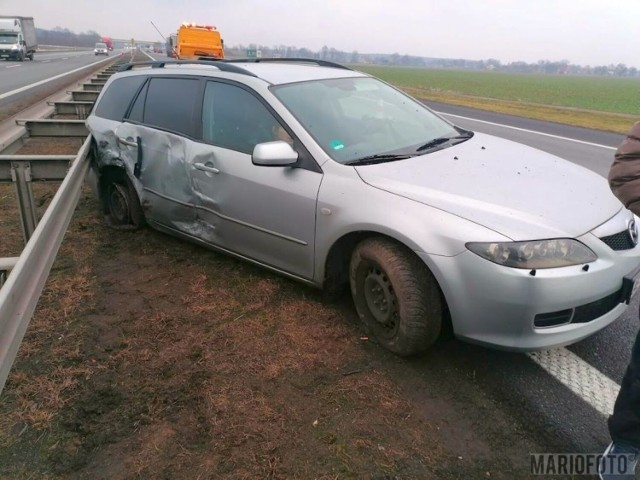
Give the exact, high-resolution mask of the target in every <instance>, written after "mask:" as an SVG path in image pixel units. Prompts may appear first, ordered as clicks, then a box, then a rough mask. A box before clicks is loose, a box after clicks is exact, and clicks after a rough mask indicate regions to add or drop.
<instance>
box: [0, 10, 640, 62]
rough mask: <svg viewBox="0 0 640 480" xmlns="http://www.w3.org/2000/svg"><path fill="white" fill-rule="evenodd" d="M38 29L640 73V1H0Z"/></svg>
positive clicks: (7, 12)
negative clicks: (197, 30) (181, 35)
mask: <svg viewBox="0 0 640 480" xmlns="http://www.w3.org/2000/svg"><path fill="white" fill-rule="evenodd" d="M0 14H1V15H10V14H13V15H22V16H33V17H34V20H35V23H36V25H37V26H38V27H41V28H46V29H51V28H54V27H57V26H59V27H63V28H68V29H69V30H71V31H73V32H75V33H80V32H86V31H89V30H95V31H97V32H98V33H100V34H101V35H105V36H111V37H113V38H132V37H133V38H136V39H140V40H147V41H158V40H159V39H160V36H159V35H158V33H157V32H156V30H155V29H154V28H153V26H152V25H151V23H150V22H151V21H153V22H154V23H155V24H156V26H157V27H158V28H159V29H160V31H161V32H162V33H163V34H164V35H165V36H166V35H168V34H169V33H170V32H175V31H176V30H177V28H178V26H179V24H180V23H182V22H184V21H189V22H198V23H207V24H213V25H215V26H217V27H218V29H219V30H220V31H221V33H222V36H223V38H224V40H225V43H226V44H227V45H238V44H244V45H248V44H250V43H256V44H261V45H267V46H276V45H290V46H296V47H298V48H302V47H306V48H310V49H311V50H314V51H316V50H319V49H320V48H322V46H323V45H326V46H328V47H333V48H336V49H338V50H345V51H349V52H351V51H353V50H357V51H358V52H360V53H395V52H397V53H400V54H409V55H418V56H425V57H437V58H465V59H471V60H480V59H488V58H497V59H498V60H500V61H501V62H503V63H508V62H511V61H516V60H523V61H526V62H536V61H538V60H552V61H557V60H569V61H570V62H571V63H575V64H581V65H606V64H617V63H624V64H626V65H627V66H635V67H640V0H395V1H392V0H268V1H267V0H105V1H100V2H99V1H96V0H63V1H55V0H20V1H15V0H0Z"/></svg>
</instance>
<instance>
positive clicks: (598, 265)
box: [418, 234, 640, 351]
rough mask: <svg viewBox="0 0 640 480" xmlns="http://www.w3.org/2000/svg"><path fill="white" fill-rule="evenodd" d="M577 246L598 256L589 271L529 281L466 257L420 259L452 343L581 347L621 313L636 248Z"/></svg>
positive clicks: (575, 269)
mask: <svg viewBox="0 0 640 480" xmlns="http://www.w3.org/2000/svg"><path fill="white" fill-rule="evenodd" d="M578 240H580V241H582V242H583V243H585V244H586V245H587V246H589V247H590V248H591V249H592V250H593V251H594V252H595V253H596V254H597V255H598V259H597V260H596V261H595V262H592V263H589V264H588V265H589V267H588V269H587V270H585V269H584V268H583V267H584V265H576V266H571V267H562V268H552V269H539V270H537V271H536V272H535V275H532V274H531V271H530V270H524V269H516V268H508V267H503V266H500V265H497V264H494V263H491V262H489V261H488V260H485V259H483V258H481V257H479V256H478V255H475V254H474V253H472V252H469V251H467V252H464V253H462V254H460V255H457V256H455V257H438V256H431V257H428V256H427V255H426V254H424V253H418V255H419V256H421V257H422V259H423V260H424V261H425V263H427V264H431V265H435V268H434V274H435V275H436V277H437V278H438V281H439V283H440V286H441V288H442V290H443V293H444V295H445V298H446V300H447V304H448V306H449V310H450V312H451V319H452V323H453V329H454V333H455V335H456V337H458V338H460V339H462V340H465V341H469V342H473V343H479V344H483V345H487V346H492V347H496V348H501V349H506V350H513V351H535V350H541V349H546V348H552V347H558V346H563V345H568V344H571V343H575V342H577V341H580V340H582V339H584V338H586V337H588V336H590V335H592V334H594V333H596V332H597V331H599V330H601V329H602V328H604V327H606V326H607V325H609V324H610V323H611V322H613V321H614V320H615V319H617V318H618V317H619V316H620V315H621V314H622V313H623V312H624V311H625V309H626V307H627V303H626V302H625V300H627V298H628V297H629V296H630V293H631V292H630V280H629V278H630V277H633V276H635V275H636V272H637V271H638V268H639V267H640V247H638V246H636V247H635V248H632V249H629V250H625V251H618V252H615V251H613V250H611V249H610V248H609V247H607V246H606V245H605V244H604V243H603V242H602V241H601V240H600V239H598V238H597V237H596V236H594V235H592V234H586V235H584V236H582V237H580V238H579V239H578ZM625 277H627V278H628V280H626V281H624V278H625ZM625 297H626V298H625Z"/></svg>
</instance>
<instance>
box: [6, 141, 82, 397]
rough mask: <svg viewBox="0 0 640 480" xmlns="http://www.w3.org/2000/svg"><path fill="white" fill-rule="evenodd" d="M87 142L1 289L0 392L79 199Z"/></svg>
mask: <svg viewBox="0 0 640 480" xmlns="http://www.w3.org/2000/svg"><path fill="white" fill-rule="evenodd" d="M90 145H91V137H90V136H89V137H87V139H86V140H85V142H84V144H83V145H82V148H80V150H79V152H78V155H77V156H76V158H75V160H74V161H73V163H72V165H71V168H70V170H69V172H68V174H67V175H66V176H65V178H64V180H63V182H62V185H60V188H59V189H58V191H57V192H56V194H55V196H54V197H53V200H52V201H51V204H50V205H49V208H47V210H46V212H45V213H44V215H43V217H42V219H41V220H40V222H39V223H38V226H37V227H36V228H35V231H34V233H33V236H31V238H30V239H29V242H28V243H27V245H26V247H25V248H24V250H23V251H22V254H21V255H20V257H19V258H18V260H17V262H16V263H15V266H14V267H13V271H12V272H11V275H9V276H8V278H7V280H6V283H5V284H4V285H3V286H2V288H1V289H0V393H1V392H2V389H3V388H4V384H5V382H6V380H7V377H8V375H9V371H10V370H11V366H12V365H13V361H14V360H15V357H16V355H17V353H18V348H19V347H20V344H21V342H22V339H23V337H24V334H25V332H26V330H27V327H28V326H29V322H30V321H31V316H32V315H33V312H34V310H35V308H36V304H37V303H38V299H39V298H40V294H41V293H42V289H43V288H44V284H45V282H46V280H47V277H48V276H49V272H50V270H51V266H52V265H53V261H54V260H55V258H56V254H57V253H58V249H59V248H60V244H61V243H62V239H63V237H64V234H65V232H66V231H67V227H68V225H69V222H70V221H71V217H73V213H74V211H75V207H76V205H77V203H78V199H79V198H80V190H81V188H82V184H83V182H84V178H85V177H86V175H87V172H88V170H89V161H88V158H87V155H88V153H89V149H90ZM5 260H6V259H5Z"/></svg>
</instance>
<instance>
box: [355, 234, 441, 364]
mask: <svg viewBox="0 0 640 480" xmlns="http://www.w3.org/2000/svg"><path fill="white" fill-rule="evenodd" d="M349 270H350V271H349V278H350V283H351V294H352V296H353V301H354V303H355V306H356V310H357V312H358V316H359V317H360V319H361V320H362V321H363V322H364V325H365V327H366V328H367V330H368V331H369V333H370V334H372V335H373V337H374V338H375V339H376V340H377V341H378V342H379V343H380V344H381V345H382V346H383V347H385V348H387V349H388V350H390V351H392V352H394V353H396V354H397V355H401V356H410V355H417V354H420V353H423V352H424V351H426V350H427V349H428V348H429V347H430V346H431V345H432V344H433V343H434V342H435V341H436V339H437V338H438V335H439V333H440V329H441V325H442V315H443V308H442V300H441V294H440V289H439V288H438V284H437V282H436V280H435V278H434V277H433V275H432V274H431V272H430V271H429V270H428V268H427V267H426V265H424V263H423V262H422V261H421V260H420V259H419V258H418V257H416V256H415V254H414V253H413V252H411V251H409V250H408V249H407V248H405V247H403V246H402V245H399V244H397V243H395V242H393V241H391V240H387V239H385V238H370V239H366V240H363V241H362V242H361V243H360V244H359V245H358V246H357V247H356V249H355V250H354V252H353V255H352V257H351V264H350V269H349Z"/></svg>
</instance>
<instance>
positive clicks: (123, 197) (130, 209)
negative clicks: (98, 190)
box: [103, 173, 144, 230]
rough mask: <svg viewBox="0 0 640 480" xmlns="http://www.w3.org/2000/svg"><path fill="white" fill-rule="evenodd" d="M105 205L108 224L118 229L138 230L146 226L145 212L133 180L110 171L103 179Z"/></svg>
mask: <svg viewBox="0 0 640 480" xmlns="http://www.w3.org/2000/svg"><path fill="white" fill-rule="evenodd" d="M103 188H104V190H103V205H104V211H105V215H106V221H107V225H109V226H110V227H112V228H116V229H118V230H137V229H139V228H141V227H143V226H144V213H143V211H142V206H141V205H140V200H139V199H138V194H137V193H136V189H135V188H134V186H133V184H132V183H131V180H129V178H127V176H126V175H125V174H124V173H123V174H113V173H110V174H109V175H108V177H107V178H105V179H104V180H103Z"/></svg>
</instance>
